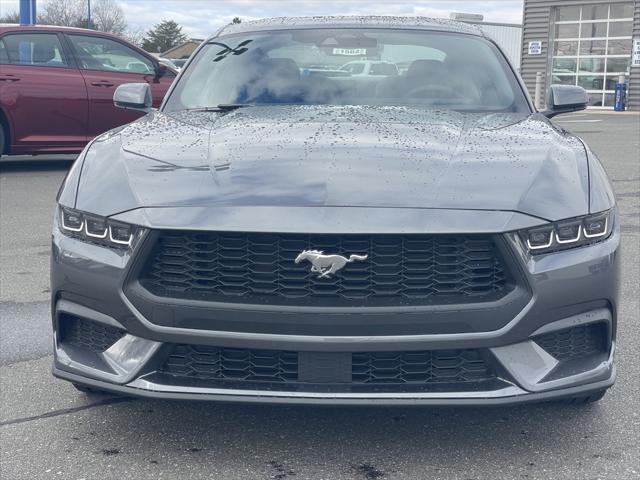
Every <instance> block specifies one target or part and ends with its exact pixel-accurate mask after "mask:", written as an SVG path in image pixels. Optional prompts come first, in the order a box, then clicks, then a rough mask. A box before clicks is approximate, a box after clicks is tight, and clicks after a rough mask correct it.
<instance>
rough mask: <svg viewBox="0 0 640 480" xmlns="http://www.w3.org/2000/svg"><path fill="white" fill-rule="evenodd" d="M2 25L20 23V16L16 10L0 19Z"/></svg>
mask: <svg viewBox="0 0 640 480" xmlns="http://www.w3.org/2000/svg"><path fill="white" fill-rule="evenodd" d="M0 23H20V14H19V13H18V12H16V11H15V10H14V11H13V12H9V13H6V14H4V15H2V16H1V17H0Z"/></svg>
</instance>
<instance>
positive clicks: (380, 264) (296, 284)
mask: <svg viewBox="0 0 640 480" xmlns="http://www.w3.org/2000/svg"><path fill="white" fill-rule="evenodd" d="M303 250H320V251H323V252H324V253H325V254H339V255H343V256H345V257H349V256H350V255H351V254H356V255H367V256H368V257H367V259H366V260H364V261H353V262H349V263H347V264H346V266H345V267H344V268H342V269H341V270H339V271H338V272H337V273H336V274H335V275H333V276H331V277H324V278H318V273H317V272H312V271H311V264H310V263H309V262H308V261H306V260H305V261H302V262H300V263H298V264H296V263H295V261H294V260H295V259H296V257H297V256H298V254H300V252H302V251H303ZM139 280H140V283H141V285H142V286H143V287H144V288H146V289H147V290H149V291H150V292H151V293H153V294H155V295H158V296H162V297H172V298H186V299H199V300H207V301H221V302H232V303H233V302H236V303H254V304H255V303H258V304H259V303H273V304H284V305H286V304H291V305H337V306H339V305H350V306H353V305H365V306H375V305H403V304H406V305H412V304H413V305H429V304H441V303H465V302H467V303H469V302H481V301H489V300H492V299H497V298H499V297H501V296H503V295H505V294H506V293H507V292H508V291H509V290H510V289H511V288H512V285H511V282H510V281H509V275H508V272H507V269H506V268H505V265H504V262H503V261H502V258H501V256H500V253H499V251H498V248H497V247H496V244H495V242H494V240H493V238H492V237H491V236H487V235H473V236H471V235H469V236H459V235H458V236H452V235H306V234H266V233H220V232H182V231H181V232H174V231H166V232H159V233H158V235H157V237H156V239H155V244H154V245H153V247H152V248H151V249H150V250H149V253H148V256H147V259H146V261H145V263H144V265H143V266H142V269H141V271H140V273H139Z"/></svg>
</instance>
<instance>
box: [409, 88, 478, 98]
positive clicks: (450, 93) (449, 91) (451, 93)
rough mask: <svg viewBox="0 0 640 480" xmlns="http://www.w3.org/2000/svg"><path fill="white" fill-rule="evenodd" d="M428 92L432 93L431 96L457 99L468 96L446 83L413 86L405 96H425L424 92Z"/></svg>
mask: <svg viewBox="0 0 640 480" xmlns="http://www.w3.org/2000/svg"><path fill="white" fill-rule="evenodd" d="M427 92H428V93H429V94H430V95H429V97H433V96H434V94H435V95H436V96H438V97H440V96H442V97H446V98H455V99H464V98H466V97H465V96H464V95H463V94H462V92H460V91H459V90H456V89H454V88H452V87H447V86H444V85H421V86H419V87H416V88H412V89H411V90H409V91H408V92H407V93H405V94H404V95H403V97H409V98H412V97H424V96H425V95H424V94H425V93H427ZM429 97H427V98H429Z"/></svg>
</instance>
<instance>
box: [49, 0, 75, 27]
mask: <svg viewBox="0 0 640 480" xmlns="http://www.w3.org/2000/svg"><path fill="white" fill-rule="evenodd" d="M83 22H84V25H83ZM38 23H42V24H45V25H60V26H65V27H81V26H84V27H86V26H87V10H86V2H85V1H84V0H49V1H48V2H47V3H45V4H44V5H43V6H42V9H41V11H40V13H39V15H38Z"/></svg>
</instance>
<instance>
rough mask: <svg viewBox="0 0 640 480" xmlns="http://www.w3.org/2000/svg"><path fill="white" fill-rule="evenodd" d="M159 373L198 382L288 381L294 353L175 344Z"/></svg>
mask: <svg viewBox="0 0 640 480" xmlns="http://www.w3.org/2000/svg"><path fill="white" fill-rule="evenodd" d="M161 371H162V372H163V373H168V374H171V375H175V376H182V377H192V378H198V379H211V380H242V381H247V382H269V383H277V382H290V381H295V380H296V379H297V378H298V354H297V353H295V352H287V351H281V350H248V349H236V348H218V347H209V346H202V345H176V346H175V347H174V348H173V350H172V351H171V353H170V354H169V356H168V357H167V360H166V362H165V363H164V365H163V366H162V368H161Z"/></svg>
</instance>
